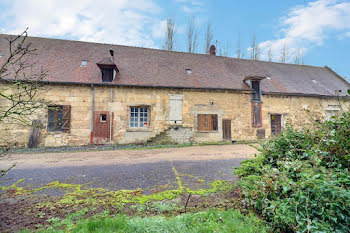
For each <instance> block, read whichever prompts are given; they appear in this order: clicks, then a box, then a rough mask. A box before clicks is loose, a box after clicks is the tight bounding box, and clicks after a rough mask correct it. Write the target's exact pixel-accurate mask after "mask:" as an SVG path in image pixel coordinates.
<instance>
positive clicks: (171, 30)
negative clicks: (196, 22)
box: [163, 18, 175, 51]
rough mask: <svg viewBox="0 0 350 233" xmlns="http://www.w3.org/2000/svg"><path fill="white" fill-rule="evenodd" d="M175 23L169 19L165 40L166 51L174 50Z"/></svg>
mask: <svg viewBox="0 0 350 233" xmlns="http://www.w3.org/2000/svg"><path fill="white" fill-rule="evenodd" d="M174 37H175V23H174V19H173V18H169V19H167V29H166V32H165V38H164V45H163V47H164V49H166V50H168V51H173V50H174V42H175V38H174Z"/></svg>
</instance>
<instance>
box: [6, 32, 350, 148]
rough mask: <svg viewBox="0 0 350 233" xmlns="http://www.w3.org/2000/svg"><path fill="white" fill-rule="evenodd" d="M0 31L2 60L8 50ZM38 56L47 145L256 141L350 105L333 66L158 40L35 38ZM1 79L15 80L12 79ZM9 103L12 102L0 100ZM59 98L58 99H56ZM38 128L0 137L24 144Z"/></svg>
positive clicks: (36, 116)
mask: <svg viewBox="0 0 350 233" xmlns="http://www.w3.org/2000/svg"><path fill="white" fill-rule="evenodd" d="M6 37H8V35H1V34H0V54H2V55H1V56H0V64H1V63H2V62H3V61H1V59H5V58H6V51H7V50H8V48H7V47H6V46H7V45H8V44H7V43H5V38H6ZM28 41H29V42H30V43H31V44H32V46H33V47H34V48H37V53H38V55H37V56H34V57H33V58H32V59H33V62H35V63H36V64H38V65H39V66H40V67H43V68H45V69H47V70H48V75H47V77H46V78H45V80H44V81H43V82H44V83H45V85H44V87H43V89H44V91H43V93H42V97H43V98H44V99H46V100H47V101H49V102H50V103H52V106H49V107H48V108H47V109H45V110H40V111H38V112H36V113H35V114H33V116H32V117H33V120H40V121H41V122H42V124H43V127H42V128H41V129H40V140H39V146H64V145H88V144H105V143H120V144H126V143H142V142H146V141H147V140H149V139H150V138H154V137H156V136H157V135H159V134H161V133H162V134H166V135H167V136H168V137H169V138H170V139H171V140H172V141H174V142H177V143H186V142H191V141H194V142H214V141H223V140H232V141H234V140H255V139H257V138H268V137H271V136H274V135H278V134H279V133H280V132H281V130H282V129H283V127H284V126H285V124H287V123H288V124H291V125H294V126H300V125H303V124H304V123H307V122H309V121H310V120H311V121H322V120H324V119H326V118H327V117H330V116H331V115H333V114H336V113H337V112H339V111H340V110H341V109H342V108H343V107H344V106H343V105H344V104H343V102H342V101H340V100H339V99H340V98H342V97H341V96H340V98H339V94H337V93H339V92H338V90H342V92H341V95H343V94H342V93H346V91H347V90H348V89H350V84H349V83H348V82H347V81H346V80H344V79H343V78H342V77H340V76H339V75H338V74H337V73H335V72H334V71H333V70H331V69H330V68H328V67H313V66H306V65H294V64H282V63H274V62H265V61H252V60H245V59H235V58H228V57H220V56H216V52H215V46H212V47H211V50H210V54H208V55H202V54H189V53H183V52H169V51H163V50H158V49H147V48H137V47H129V46H120V45H111V44H99V43H88V42H80V41H68V40H58V39H46V38H37V37H28ZM0 85H7V84H6V82H2V83H0ZM1 105H2V106H4V105H6V103H5V102H3V103H0V106H1ZM50 107H51V108H50ZM30 131H31V127H24V126H11V127H9V128H3V129H1V132H0V137H2V138H6V139H7V140H9V141H11V142H16V143H17V145H20V146H26V145H27V143H28V140H29V136H30Z"/></svg>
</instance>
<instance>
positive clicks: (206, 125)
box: [197, 114, 218, 131]
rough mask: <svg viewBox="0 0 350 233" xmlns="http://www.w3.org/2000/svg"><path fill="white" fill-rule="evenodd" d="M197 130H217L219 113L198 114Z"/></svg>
mask: <svg viewBox="0 0 350 233" xmlns="http://www.w3.org/2000/svg"><path fill="white" fill-rule="evenodd" d="M197 130H198V131H217V130H218V115H217V114H198V115H197Z"/></svg>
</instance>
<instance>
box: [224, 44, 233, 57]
mask: <svg viewBox="0 0 350 233" xmlns="http://www.w3.org/2000/svg"><path fill="white" fill-rule="evenodd" d="M230 47H231V45H230V41H226V43H225V44H224V46H223V49H222V56H224V57H228V56H229V50H230Z"/></svg>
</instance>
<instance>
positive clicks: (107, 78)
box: [101, 68, 114, 82]
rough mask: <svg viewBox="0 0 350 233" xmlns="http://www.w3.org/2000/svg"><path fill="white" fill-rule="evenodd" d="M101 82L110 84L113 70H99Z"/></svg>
mask: <svg viewBox="0 0 350 233" xmlns="http://www.w3.org/2000/svg"><path fill="white" fill-rule="evenodd" d="M101 73H102V82H112V81H113V73H114V69H110V68H101Z"/></svg>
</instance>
